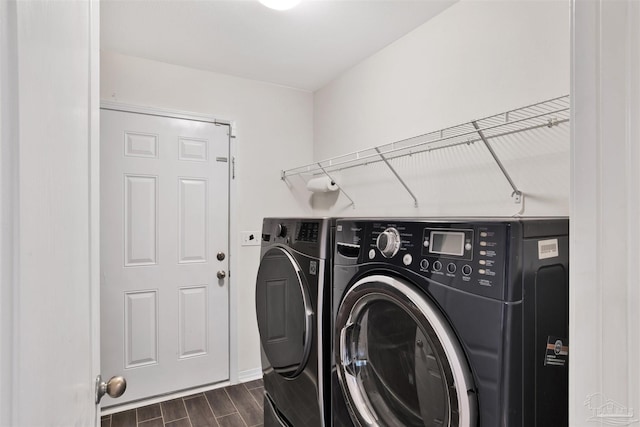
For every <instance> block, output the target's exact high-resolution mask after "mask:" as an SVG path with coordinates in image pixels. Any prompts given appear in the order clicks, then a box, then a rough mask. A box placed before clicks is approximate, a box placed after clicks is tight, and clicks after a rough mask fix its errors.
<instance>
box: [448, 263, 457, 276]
mask: <svg viewBox="0 0 640 427" xmlns="http://www.w3.org/2000/svg"><path fill="white" fill-rule="evenodd" d="M447 271H448V272H449V273H451V274H453V273H455V272H456V265H455V264H454V263H452V262H450V263H449V264H447Z"/></svg>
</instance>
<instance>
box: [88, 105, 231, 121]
mask: <svg viewBox="0 0 640 427" xmlns="http://www.w3.org/2000/svg"><path fill="white" fill-rule="evenodd" d="M100 109H102V110H114V111H124V112H126V113H136V114H146V115H149V116H161V117H169V118H172V119H184V120H194V121H198V122H207V123H214V124H217V125H227V126H232V124H233V121H231V120H224V119H219V118H216V117H215V116H212V115H210V114H201V113H194V112H191V111H180V110H167V109H165V108H158V107H145V106H142V105H134V104H126V103H122V102H115V101H107V100H102V101H100Z"/></svg>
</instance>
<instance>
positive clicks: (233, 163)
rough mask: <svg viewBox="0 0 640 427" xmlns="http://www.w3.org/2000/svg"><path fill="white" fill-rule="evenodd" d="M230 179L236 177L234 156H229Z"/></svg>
mask: <svg viewBox="0 0 640 427" xmlns="http://www.w3.org/2000/svg"><path fill="white" fill-rule="evenodd" d="M231 179H236V157H235V156H232V157H231Z"/></svg>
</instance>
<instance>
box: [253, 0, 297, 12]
mask: <svg viewBox="0 0 640 427" xmlns="http://www.w3.org/2000/svg"><path fill="white" fill-rule="evenodd" d="M300 1H301V0H260V3H262V4H263V5H265V6H267V7H269V8H271V9H275V10H288V9H291V8H294V7H296V6H297V5H298V3H300Z"/></svg>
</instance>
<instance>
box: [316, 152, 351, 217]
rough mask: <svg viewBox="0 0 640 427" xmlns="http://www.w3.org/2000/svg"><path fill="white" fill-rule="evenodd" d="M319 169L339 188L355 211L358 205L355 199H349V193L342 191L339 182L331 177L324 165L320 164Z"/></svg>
mask: <svg viewBox="0 0 640 427" xmlns="http://www.w3.org/2000/svg"><path fill="white" fill-rule="evenodd" d="M318 167H319V168H320V169H321V170H322V172H323V173H324V174H325V175H326V176H327V177H328V178H329V179H330V180H331V182H333V183H334V184H335V185H336V187H338V190H340V191H341V192H342V194H344V196H345V197H346V198H347V199H349V200H350V201H351V206H352V207H353V209H355V208H356V203H355V202H354V201H353V199H352V198H351V197H349V195H348V194H347V192H346V191H344V190H343V189H342V186H341V185H340V184H338V181H336V180H335V179H333V177H332V176H331V175H329V172H327V170H326V169H325V168H323V167H322V163H320V162H318Z"/></svg>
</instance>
